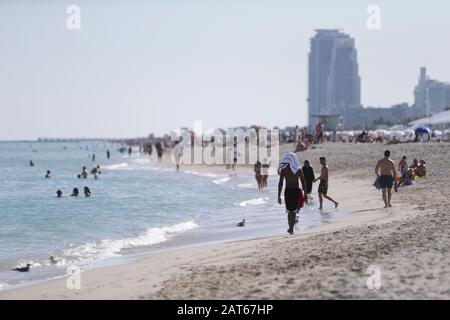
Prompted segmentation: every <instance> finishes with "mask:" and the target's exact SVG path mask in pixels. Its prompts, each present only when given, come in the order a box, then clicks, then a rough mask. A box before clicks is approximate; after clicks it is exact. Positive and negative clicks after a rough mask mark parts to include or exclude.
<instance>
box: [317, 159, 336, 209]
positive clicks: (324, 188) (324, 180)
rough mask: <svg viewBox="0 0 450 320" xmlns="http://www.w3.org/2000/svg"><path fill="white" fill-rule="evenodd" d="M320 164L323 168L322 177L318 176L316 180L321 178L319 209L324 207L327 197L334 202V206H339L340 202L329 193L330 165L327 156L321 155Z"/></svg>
mask: <svg viewBox="0 0 450 320" xmlns="http://www.w3.org/2000/svg"><path fill="white" fill-rule="evenodd" d="M320 164H321V165H322V170H321V171H320V177H318V178H317V179H316V180H314V182H316V181H318V180H320V183H319V188H318V193H319V202H320V207H319V210H322V209H323V198H326V199H328V200H330V201H331V202H333V203H334V207H335V208H337V207H338V205H339V203H338V202H336V201H334V200H333V199H331V198H330V197H329V196H328V195H327V193H328V166H327V159H325V157H320Z"/></svg>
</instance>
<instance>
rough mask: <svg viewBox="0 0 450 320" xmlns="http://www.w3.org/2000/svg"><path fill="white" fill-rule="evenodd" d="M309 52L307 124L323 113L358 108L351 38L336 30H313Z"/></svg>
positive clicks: (355, 58) (356, 71)
mask: <svg viewBox="0 0 450 320" xmlns="http://www.w3.org/2000/svg"><path fill="white" fill-rule="evenodd" d="M315 32H316V34H315V36H314V37H312V38H311V47H310V52H309V82H308V83H309V88H308V90H309V92H308V113H309V117H308V120H309V127H310V129H312V128H314V127H315V126H316V124H317V123H318V121H319V119H321V118H323V117H324V116H329V115H336V114H342V113H343V112H344V111H345V110H347V109H355V108H358V109H359V108H362V106H361V79H360V77H359V71H358V59H357V51H356V48H355V40H354V39H353V38H352V37H350V36H349V35H347V34H345V33H342V32H341V31H340V30H338V29H317V30H315Z"/></svg>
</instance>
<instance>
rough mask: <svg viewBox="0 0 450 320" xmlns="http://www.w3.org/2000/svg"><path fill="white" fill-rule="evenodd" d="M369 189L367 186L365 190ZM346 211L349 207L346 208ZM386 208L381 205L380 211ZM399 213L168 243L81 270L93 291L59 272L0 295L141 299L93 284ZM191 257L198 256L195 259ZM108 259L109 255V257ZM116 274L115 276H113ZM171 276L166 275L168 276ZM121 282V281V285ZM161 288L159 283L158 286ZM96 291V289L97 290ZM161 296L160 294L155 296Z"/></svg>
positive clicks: (355, 205)
mask: <svg viewBox="0 0 450 320" xmlns="http://www.w3.org/2000/svg"><path fill="white" fill-rule="evenodd" d="M334 180H335V182H334V183H335V185H336V186H337V183H336V182H338V183H339V187H340V188H342V190H347V189H346V188H345V187H346V186H347V185H348V184H357V185H361V186H363V185H366V184H367V183H366V181H363V180H361V181H358V180H346V179H343V178H341V177H335V178H334ZM365 191H368V190H365ZM340 196H343V197H344V198H345V196H346V195H345V192H344V193H341V194H340ZM362 205H363V203H353V205H352V206H350V207H349V208H350V209H352V211H350V213H352V212H353V213H354V212H355V211H356V212H357V211H360V210H361V208H362ZM345 211H347V210H345ZM381 211H383V210H382V209H380V213H381ZM280 214H281V218H282V219H285V216H284V210H283V208H282V207H280ZM398 218H399V217H395V218H393V217H391V218H389V217H388V216H384V217H378V218H376V219H373V217H371V216H369V215H368V214H367V212H366V213H360V214H359V215H351V214H350V215H348V216H344V217H341V218H338V219H337V220H336V221H333V222H331V223H327V224H321V225H319V226H315V227H312V228H310V229H307V230H304V231H302V232H299V233H296V234H295V235H294V236H289V235H280V236H268V237H264V236H263V237H256V238H252V239H232V240H225V241H219V242H217V243H211V242H207V243H197V244H189V245H186V246H181V247H179V246H175V247H167V248H163V249H156V251H153V250H150V251H146V252H142V253H136V254H130V255H124V256H121V257H116V258H112V259H111V260H116V261H120V260H128V262H121V263H118V264H113V265H111V266H95V264H94V266H93V267H92V268H89V269H87V270H86V271H83V272H82V278H81V279H82V283H83V280H84V279H87V280H86V282H88V283H89V284H88V288H89V289H87V290H89V291H90V292H85V295H84V294H83V292H84V289H83V287H84V286H83V284H82V289H81V290H70V289H67V288H66V286H65V282H66V280H67V277H66V276H60V277H59V278H57V279H45V280H41V281H39V282H37V283H30V284H24V285H23V286H20V287H11V288H6V289H4V290H2V291H0V299H67V298H69V299H139V298H144V296H141V297H140V296H139V295H134V294H132V295H129V293H128V292H127V293H125V295H123V296H122V295H121V294H119V295H117V296H114V295H113V296H110V295H109V291H108V290H106V292H105V294H102V293H100V292H91V290H92V286H94V287H96V288H97V287H105V289H107V288H106V287H108V286H107V285H106V284H105V283H104V281H105V282H108V281H111V280H112V279H114V278H116V275H117V273H120V274H125V273H127V274H128V273H129V274H139V273H140V272H136V271H137V270H142V269H141V267H142V266H143V265H147V264H149V262H150V261H154V260H162V261H166V262H165V263H162V265H163V266H164V268H168V269H169V270H173V269H175V270H176V271H175V274H181V273H183V270H184V269H185V268H184V267H183V266H180V264H183V263H188V264H191V263H193V261H194V260H197V259H198V260H210V259H212V258H215V254H212V255H211V254H210V253H209V252H210V251H211V252H214V253H216V252H224V253H225V255H226V256H228V257H229V258H230V259H235V258H236V257H235V256H234V254H233V253H232V252H233V251H236V250H238V251H245V250H249V249H250V248H252V247H253V246H254V245H262V244H265V243H267V242H271V241H274V240H283V239H290V238H292V237H294V238H305V237H310V236H314V235H318V234H323V233H327V232H333V231H336V230H339V229H342V228H345V227H348V226H355V225H358V224H365V223H368V222H371V223H375V222H376V221H377V220H381V221H384V220H385V219H398ZM300 223H301V213H300ZM191 257H196V258H195V259H192V258H191ZM108 260H109V259H108ZM105 262H106V263H107V261H106V260H105V261H99V262H98V263H99V264H105ZM150 265H151V267H152V268H155V269H156V270H152V272H151V273H154V272H156V273H158V274H159V275H164V274H165V273H164V271H163V270H162V269H161V268H160V266H161V265H158V264H156V265H153V264H152V263H151V264H150ZM102 274H108V275H111V276H106V277H104V276H102ZM112 275H114V276H112ZM169 278H170V277H167V279H169ZM95 279H101V280H100V282H101V283H102V284H101V285H99V284H97V282H96V281H98V280H95ZM163 279H165V278H164V277H161V278H160V279H159V280H152V281H151V283H154V282H156V283H157V284H158V285H161V284H162V280H163ZM120 286H121V285H120ZM158 288H159V287H158ZM94 291H96V290H94ZM155 298H158V297H155Z"/></svg>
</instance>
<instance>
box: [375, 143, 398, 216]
mask: <svg viewBox="0 0 450 320" xmlns="http://www.w3.org/2000/svg"><path fill="white" fill-rule="evenodd" d="M390 156H391V152H390V151H389V150H386V151H385V152H384V158H383V159H381V160H380V161H378V163H377V165H376V167H375V174H376V175H377V177H379V179H380V188H381V192H382V196H383V202H384V207H385V208H388V207H392V205H391V198H392V187H393V186H394V180H395V177H396V176H397V172H396V171H395V163H394V161H392V160H391V159H390V158H389V157H390Z"/></svg>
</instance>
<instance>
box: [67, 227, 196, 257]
mask: <svg viewBox="0 0 450 320" xmlns="http://www.w3.org/2000/svg"><path fill="white" fill-rule="evenodd" d="M197 227H198V225H197V224H196V223H195V222H194V221H192V220H191V221H186V222H183V223H178V224H175V225H171V226H164V227H160V228H149V229H147V230H146V231H145V232H143V233H141V234H140V235H138V236H137V237H134V238H127V239H119V240H112V239H104V240H99V241H93V242H88V243H85V244H83V245H81V246H77V247H75V248H69V249H66V250H64V254H65V255H66V256H68V257H71V258H73V259H77V260H81V261H85V262H90V261H94V260H99V259H106V258H111V257H115V256H119V255H120V252H121V251H122V250H123V249H130V248H136V247H144V246H150V245H154V244H157V243H161V242H164V241H167V240H169V239H170V238H172V237H174V236H176V235H179V234H181V233H183V232H186V231H188V230H191V229H194V228H197Z"/></svg>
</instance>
